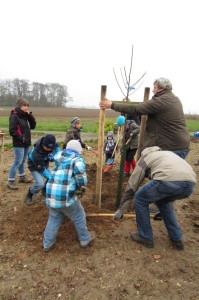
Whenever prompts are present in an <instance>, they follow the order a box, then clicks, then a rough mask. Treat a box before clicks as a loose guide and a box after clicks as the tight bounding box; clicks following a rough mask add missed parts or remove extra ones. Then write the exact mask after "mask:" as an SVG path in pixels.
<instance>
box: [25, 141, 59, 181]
mask: <svg viewBox="0 0 199 300" xmlns="http://www.w3.org/2000/svg"><path fill="white" fill-rule="evenodd" d="M43 139H44V137H42V138H41V139H38V140H37V141H36V142H35V144H34V146H33V148H32V150H31V151H30V152H29V154H28V169H29V170H30V172H32V171H37V172H39V173H40V174H41V175H43V176H44V177H45V178H46V179H49V178H50V171H49V170H48V167H49V162H50V161H54V154H55V153H57V152H59V151H60V148H59V146H58V144H57V143H56V144H55V147H54V148H52V150H51V151H50V152H49V151H45V150H44V148H43V146H42V140H43Z"/></svg>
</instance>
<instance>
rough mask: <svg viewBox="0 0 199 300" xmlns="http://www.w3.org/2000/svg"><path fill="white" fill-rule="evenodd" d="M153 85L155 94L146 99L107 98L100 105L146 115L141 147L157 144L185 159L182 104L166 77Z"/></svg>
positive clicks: (186, 142)
mask: <svg viewBox="0 0 199 300" xmlns="http://www.w3.org/2000/svg"><path fill="white" fill-rule="evenodd" d="M153 85H154V87H153V93H154V96H153V97H152V99H151V100H149V101H147V102H144V103H141V104H126V103H122V104H118V103H114V102H112V101H109V100H106V101H101V102H100V108H101V109H108V108H111V109H113V110H115V111H119V112H121V113H125V114H133V113H136V114H137V115H147V116H148V118H147V122H146V130H145V136H144V144H143V149H144V148H146V147H151V146H158V147H160V148H161V149H162V150H170V151H173V152H175V153H176V154H177V155H179V156H180V157H182V158H185V157H186V155H187V153H188V151H189V144H190V135H189V132H188V129H187V127H186V123H185V117H184V113H183V107H182V103H181V102H180V100H179V99H178V97H176V96H175V95H174V94H173V93H172V84H171V82H170V81H169V80H168V79H166V78H158V79H156V80H155V81H154V83H153ZM143 149H142V150H143Z"/></svg>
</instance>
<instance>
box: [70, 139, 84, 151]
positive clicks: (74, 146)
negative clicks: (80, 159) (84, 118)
mask: <svg viewBox="0 0 199 300" xmlns="http://www.w3.org/2000/svg"><path fill="white" fill-rule="evenodd" d="M66 149H69V150H75V151H77V152H78V153H79V154H81V153H82V146H81V144H80V142H79V141H77V140H71V141H69V142H68V143H67V145H66Z"/></svg>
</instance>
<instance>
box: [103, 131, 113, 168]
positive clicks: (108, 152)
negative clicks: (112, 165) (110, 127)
mask: <svg viewBox="0 0 199 300" xmlns="http://www.w3.org/2000/svg"><path fill="white" fill-rule="evenodd" d="M115 146H116V142H115V140H114V135H113V131H109V132H108V133H107V137H106V142H105V144H104V153H105V162H106V163H107V161H108V159H113V160H114V158H115V153H114V155H113V151H114V149H115Z"/></svg>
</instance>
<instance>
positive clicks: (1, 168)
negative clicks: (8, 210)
mask: <svg viewBox="0 0 199 300" xmlns="http://www.w3.org/2000/svg"><path fill="white" fill-rule="evenodd" d="M0 137H1V138H2V144H1V166H0V199H2V185H3V171H4V137H5V133H4V132H3V131H0ZM0 203H1V200H0Z"/></svg>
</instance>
